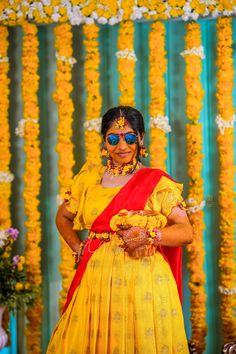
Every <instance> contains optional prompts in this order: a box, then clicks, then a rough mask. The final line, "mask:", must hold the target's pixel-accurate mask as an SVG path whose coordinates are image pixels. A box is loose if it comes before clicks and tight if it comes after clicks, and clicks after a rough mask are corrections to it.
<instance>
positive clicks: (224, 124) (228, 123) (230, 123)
mask: <svg viewBox="0 0 236 354" xmlns="http://www.w3.org/2000/svg"><path fill="white" fill-rule="evenodd" d="M235 121H236V116H235V114H233V115H232V117H231V118H230V120H225V119H223V118H222V117H221V115H220V114H218V115H217V116H216V124H217V127H218V129H219V131H220V134H224V132H225V129H226V128H233V127H234V122H235Z"/></svg>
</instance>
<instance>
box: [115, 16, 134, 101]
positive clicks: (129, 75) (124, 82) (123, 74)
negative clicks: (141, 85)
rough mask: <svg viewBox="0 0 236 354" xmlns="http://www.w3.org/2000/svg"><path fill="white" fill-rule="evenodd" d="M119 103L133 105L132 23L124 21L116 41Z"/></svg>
mask: <svg viewBox="0 0 236 354" xmlns="http://www.w3.org/2000/svg"><path fill="white" fill-rule="evenodd" d="M117 48H118V52H117V53H116V56H117V58H118V72H119V91H120V98H119V103H120V105H125V106H131V107H132V106H135V90H134V79H135V61H136V56H135V53H134V23H133V22H131V21H124V22H122V23H121V24H120V28H119V37H118V43H117Z"/></svg>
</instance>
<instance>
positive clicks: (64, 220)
mask: <svg viewBox="0 0 236 354" xmlns="http://www.w3.org/2000/svg"><path fill="white" fill-rule="evenodd" d="M75 215H76V214H73V213H71V212H69V211H68V210H67V209H66V204H65V202H64V203H63V204H62V205H61V206H60V207H59V209H58V212H57V215H56V225H57V228H58V231H59V232H60V235H61V236H62V237H63V238H64V240H65V241H66V243H67V244H68V245H69V246H70V248H71V249H72V250H73V251H74V252H78V251H79V250H80V247H79V245H80V243H81V241H80V239H79V236H78V235H77V232H76V231H75V230H73V220H74V218H75Z"/></svg>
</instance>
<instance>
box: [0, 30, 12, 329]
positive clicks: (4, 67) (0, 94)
mask: <svg viewBox="0 0 236 354" xmlns="http://www.w3.org/2000/svg"><path fill="white" fill-rule="evenodd" d="M0 38H1V48H0V82H1V85H0V127H1V128H0V156H1V158H0V205H1V227H0V228H1V230H4V229H8V228H9V227H11V213H10V198H11V182H12V180H13V175H12V174H11V173H10V169H9V165H10V160H11V152H10V132H9V122H8V108H9V81H10V80H9V78H8V72H9V61H8V56H7V52H8V46H9V42H8V29H7V28H6V27H3V26H0ZM8 317H9V316H8V315H7V316H5V317H4V320H3V322H4V324H3V328H5V329H6V328H7V327H8Z"/></svg>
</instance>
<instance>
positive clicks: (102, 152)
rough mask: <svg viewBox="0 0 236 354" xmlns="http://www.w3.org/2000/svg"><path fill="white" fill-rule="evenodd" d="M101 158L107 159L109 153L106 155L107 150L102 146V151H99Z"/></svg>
mask: <svg viewBox="0 0 236 354" xmlns="http://www.w3.org/2000/svg"><path fill="white" fill-rule="evenodd" d="M101 157H102V158H103V159H105V158H106V157H109V153H108V151H107V149H105V148H104V146H103V147H102V150H101Z"/></svg>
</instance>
